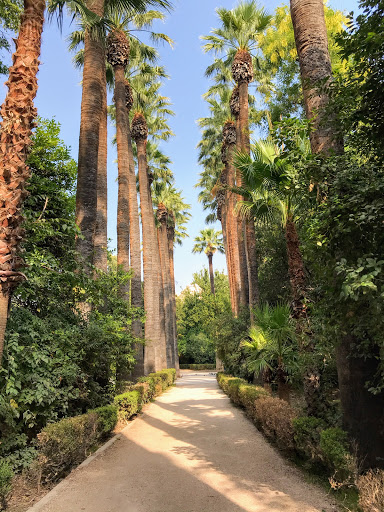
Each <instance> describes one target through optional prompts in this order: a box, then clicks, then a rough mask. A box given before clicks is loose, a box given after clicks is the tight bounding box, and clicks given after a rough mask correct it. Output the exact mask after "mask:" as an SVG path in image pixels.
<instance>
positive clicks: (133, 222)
mask: <svg viewBox="0 0 384 512" xmlns="http://www.w3.org/2000/svg"><path fill="white" fill-rule="evenodd" d="M125 104H126V108H127V118H128V124H127V142H128V160H129V174H128V190H129V202H128V209H129V228H130V265H131V268H133V269H136V270H137V272H138V275H140V280H138V279H136V280H135V281H132V283H131V303H132V306H135V307H138V308H140V307H142V305H143V304H142V303H143V292H142V287H141V242H140V216H139V204H138V199H137V188H136V173H135V161H134V158H133V148H132V137H131V127H130V124H129V112H130V110H131V108H132V104H133V96H132V90H131V87H130V85H129V83H128V81H127V80H126V81H125ZM139 268H140V272H139ZM135 274H136V271H135ZM132 331H133V334H134V335H135V336H136V337H137V338H142V336H143V325H142V323H141V321H140V320H133V322H132ZM135 361H136V364H135V367H134V369H133V372H132V377H133V378H137V377H141V376H142V375H144V345H143V344H142V343H137V344H136V345H135Z"/></svg>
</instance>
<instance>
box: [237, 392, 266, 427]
mask: <svg viewBox="0 0 384 512" xmlns="http://www.w3.org/2000/svg"><path fill="white" fill-rule="evenodd" d="M262 396H269V393H268V391H266V390H265V389H263V388H262V387H260V386H253V385H252V384H243V383H241V384H240V385H239V389H238V397H239V402H240V404H241V405H242V406H243V407H244V408H245V410H246V412H247V415H248V416H249V417H250V418H252V419H253V418H254V417H255V401H256V400H257V399H258V398H260V397H262Z"/></svg>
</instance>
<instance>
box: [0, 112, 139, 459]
mask: <svg viewBox="0 0 384 512" xmlns="http://www.w3.org/2000/svg"><path fill="white" fill-rule="evenodd" d="M33 140H34V146H33V149H32V152H31V154H30V157H29V160H28V163H29V165H30V167H31V171H32V175H31V178H30V184H29V191H30V192H31V193H30V196H29V197H28V198H27V200H26V202H25V209H24V215H25V219H26V221H25V230H26V236H25V243H24V253H23V257H24V259H25V261H26V264H27V267H26V270H25V274H26V277H27V280H26V281H25V282H24V283H23V284H22V285H21V286H20V287H19V288H18V289H17V292H16V294H15V295H14V296H13V298H12V308H11V314H10V318H9V323H8V329H7V336H6V344H5V351H4V360H3V367H2V368H1V370H0V393H1V394H0V426H1V428H0V430H1V443H0V456H2V457H4V456H9V457H10V458H9V460H10V461H11V463H12V465H13V466H14V467H15V468H17V467H20V466H25V465H28V464H29V463H30V460H31V457H33V453H34V449H33V447H32V446H31V440H32V439H33V438H34V436H35V435H36V434H37V433H38V432H39V431H40V430H41V429H42V428H43V427H44V426H45V424H46V423H47V422H52V421H56V420H58V419H60V418H62V417H65V416H71V415H74V414H79V413H81V412H84V411H85V410H87V409H89V408H94V407H98V406H101V405H104V404H106V403H108V401H110V400H111V398H112V396H113V395H114V392H115V386H116V373H117V371H118V368H119V367H120V366H124V367H128V368H129V366H132V364H133V362H134V358H133V349H132V345H133V342H134V341H135V340H134V339H133V338H132V334H131V332H130V329H128V328H127V327H129V325H130V324H131V321H132V318H133V317H134V316H135V315H141V314H142V312H141V311H140V310H138V311H136V310H133V309H131V308H130V307H129V305H128V304H127V302H126V301H124V300H122V299H121V298H120V295H119V288H120V286H121V284H122V283H123V282H125V281H126V280H127V279H129V275H126V274H123V273H121V272H120V271H118V270H116V269H115V270H113V269H111V270H110V271H109V272H108V273H107V274H102V273H99V275H98V278H97V279H91V278H89V277H88V276H87V275H86V274H85V273H84V272H83V271H82V269H80V268H78V265H77V263H76V259H75V252H74V243H75V236H76V235H77V227H76V225H75V218H74V211H75V197H74V192H75V177H76V164H75V162H74V161H73V160H72V159H71V157H70V152H69V149H68V148H67V147H66V146H65V145H64V143H63V142H62V141H61V140H60V127H59V125H58V124H57V123H56V122H55V121H52V120H51V121H47V120H40V122H39V125H38V127H37V129H36V131H35V133H34V138H33ZM84 299H86V300H87V301H89V302H90V303H91V304H92V305H93V309H92V312H91V313H90V314H89V316H88V317H87V318H85V317H84V315H82V314H81V313H80V311H79V310H78V304H79V302H81V301H84Z"/></svg>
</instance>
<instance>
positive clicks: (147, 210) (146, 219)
mask: <svg viewBox="0 0 384 512" xmlns="http://www.w3.org/2000/svg"><path fill="white" fill-rule="evenodd" d="M131 134H132V138H133V139H134V140H135V142H136V145H137V159H138V167H139V188H140V209H141V222H142V229H143V267H144V308H145V312H146V321H145V340H146V345H145V349H144V371H145V374H148V373H150V372H153V371H157V370H160V369H161V368H165V365H166V352H165V333H164V331H163V328H162V325H161V316H160V293H161V290H160V287H161V286H162V282H161V268H160V256H159V249H158V243H157V236H156V226H155V217H154V213H153V205H152V197H151V189H150V184H149V180H148V173H147V169H148V164H147V151H146V146H147V135H148V128H147V124H146V121H145V118H144V116H143V115H141V114H135V116H134V118H133V120H132V127H131Z"/></svg>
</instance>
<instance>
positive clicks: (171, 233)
mask: <svg viewBox="0 0 384 512" xmlns="http://www.w3.org/2000/svg"><path fill="white" fill-rule="evenodd" d="M169 216H170V222H169V223H168V224H167V238H168V253H169V273H170V276H171V293H172V319H173V330H174V333H175V347H174V349H173V350H174V358H175V368H176V372H177V376H178V377H180V363H179V349H178V344H177V322H176V288H175V265H174V246H175V216H174V215H173V213H172V212H170V213H169Z"/></svg>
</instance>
